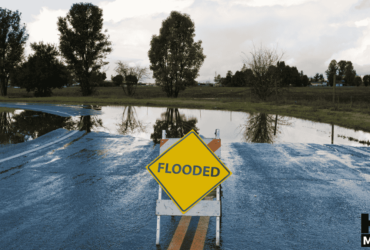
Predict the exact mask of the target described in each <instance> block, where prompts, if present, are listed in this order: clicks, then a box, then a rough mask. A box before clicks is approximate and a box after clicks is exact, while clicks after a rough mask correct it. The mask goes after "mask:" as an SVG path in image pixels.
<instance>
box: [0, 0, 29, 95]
mask: <svg viewBox="0 0 370 250" xmlns="http://www.w3.org/2000/svg"><path fill="white" fill-rule="evenodd" d="M20 21H21V13H19V12H18V11H15V12H14V11H11V10H8V9H3V8H1V7H0V93H1V95H2V96H6V95H7V92H8V89H7V88H8V82H9V78H10V75H11V74H12V73H13V71H14V68H15V67H16V66H18V65H19V64H20V63H21V62H22V60H23V58H24V56H23V54H24V47H25V44H26V41H27V39H28V34H27V33H26V26H25V24H23V25H21V24H20Z"/></svg>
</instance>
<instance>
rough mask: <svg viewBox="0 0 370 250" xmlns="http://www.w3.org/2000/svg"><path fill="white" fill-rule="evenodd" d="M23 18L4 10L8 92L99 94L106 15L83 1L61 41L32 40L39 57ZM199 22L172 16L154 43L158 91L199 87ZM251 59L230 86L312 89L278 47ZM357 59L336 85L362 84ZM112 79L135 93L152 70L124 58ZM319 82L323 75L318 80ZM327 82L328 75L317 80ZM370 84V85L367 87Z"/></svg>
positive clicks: (66, 20)
mask: <svg viewBox="0 0 370 250" xmlns="http://www.w3.org/2000/svg"><path fill="white" fill-rule="evenodd" d="M20 20H21V13H19V12H18V11H11V10H8V9H3V8H0V92H1V95H3V96H6V95H7V87H8V84H9V80H10V81H11V82H12V85H16V86H20V87H22V88H25V89H26V90H27V91H34V95H35V96H50V95H51V94H52V90H53V89H55V88H62V87H63V86H70V85H71V84H73V83H79V85H80V89H81V93H82V95H83V96H89V95H91V94H93V93H94V91H95V88H96V86H99V84H101V83H102V82H103V81H104V80H105V79H106V74H105V72H104V67H105V66H106V65H107V64H108V62H107V61H105V59H106V57H107V55H108V54H109V53H111V52H112V43H111V41H110V37H109V35H108V34H107V30H106V29H105V30H104V29H103V10H102V9H100V8H99V7H98V6H95V5H93V4H91V3H75V4H73V5H72V7H71V8H70V10H69V12H68V13H67V15H66V16H65V17H58V21H57V27H58V31H59V44H58V45H54V44H47V43H43V42H38V43H31V49H32V52H33V53H32V54H31V55H29V56H28V57H27V58H26V57H25V56H24V48H25V44H26V41H27V39H28V34H27V31H26V26H25V24H23V25H22V24H21V22H20ZM194 37H195V24H194V22H193V21H192V20H191V18H190V16H189V15H187V14H183V13H180V12H177V11H172V12H171V13H170V15H169V17H168V18H166V19H165V20H163V22H162V26H161V28H160V30H159V34H158V35H156V34H154V35H153V36H152V39H151V42H150V49H149V51H148V57H149V61H150V67H149V68H150V70H151V71H152V72H153V78H154V79H155V83H156V85H157V86H160V87H161V88H162V90H163V91H164V92H165V93H166V94H167V96H168V97H175V98H176V97H178V96H179V93H180V92H181V91H184V90H185V89H186V88H187V87H190V86H194V85H195V84H196V81H195V79H196V78H197V77H198V76H199V69H200V67H201V65H202V64H203V62H204V60H205V58H206V56H205V55H204V54H203V48H202V41H201V40H199V41H194ZM250 54H251V55H250V57H248V58H247V60H244V65H243V67H242V68H241V70H239V71H236V72H235V74H233V73H232V72H231V71H228V72H227V74H226V76H225V77H221V76H220V75H218V76H216V77H215V81H216V82H218V83H221V84H222V85H223V86H230V87H231V86H232V87H251V88H252V93H253V94H254V95H256V96H258V97H259V98H261V99H263V100H266V98H267V97H269V96H271V95H273V94H274V95H275V96H276V98H277V96H278V94H279V93H280V92H281V91H282V90H283V89H284V88H286V87H289V86H293V87H304V86H308V85H309V79H308V77H307V76H306V75H304V74H303V71H300V72H299V71H298V69H297V67H291V66H289V65H286V64H285V62H284V61H282V60H281V58H282V55H279V54H278V53H277V51H276V50H274V49H266V48H263V47H262V46H261V48H257V49H256V48H254V50H253V51H252V52H251V53H250ZM351 65H352V64H351V63H350V62H345V61H340V62H339V63H336V62H335V60H333V61H332V62H331V63H330V65H329V69H328V70H327V72H326V74H327V76H328V79H329V82H330V79H332V76H333V75H334V74H335V75H337V76H338V78H337V79H342V78H343V79H345V80H346V82H348V84H352V83H353V82H354V83H356V84H357V83H358V81H359V80H358V78H357V77H356V76H355V71H354V69H353V66H351ZM115 72H116V75H115V76H111V79H112V82H113V83H114V84H115V85H117V86H122V88H123V91H124V93H125V94H127V95H129V96H132V95H134V94H135V90H136V86H137V84H138V81H140V80H142V79H145V78H147V77H149V69H148V68H145V67H141V66H129V65H128V64H127V63H125V62H122V61H118V62H117V63H116V68H115ZM315 77H316V76H315ZM317 77H318V78H319V79H322V78H323V76H322V75H318V76H317ZM366 79H369V78H364V83H365V81H367V82H368V80H366ZM366 84H367V83H365V85H366Z"/></svg>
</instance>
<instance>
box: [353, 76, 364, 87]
mask: <svg viewBox="0 0 370 250" xmlns="http://www.w3.org/2000/svg"><path fill="white" fill-rule="evenodd" d="M354 83H355V85H356V86H357V87H360V86H361V85H362V79H361V77H360V76H356V77H355V81H354Z"/></svg>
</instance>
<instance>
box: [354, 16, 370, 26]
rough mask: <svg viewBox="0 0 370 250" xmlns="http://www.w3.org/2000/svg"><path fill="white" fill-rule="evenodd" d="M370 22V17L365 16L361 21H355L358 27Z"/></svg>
mask: <svg viewBox="0 0 370 250" xmlns="http://www.w3.org/2000/svg"><path fill="white" fill-rule="evenodd" d="M369 22H370V18H365V19H362V20H360V21H357V22H355V25H356V27H364V26H368V25H369Z"/></svg>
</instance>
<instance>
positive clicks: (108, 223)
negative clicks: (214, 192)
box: [0, 105, 370, 249]
mask: <svg viewBox="0 0 370 250" xmlns="http://www.w3.org/2000/svg"><path fill="white" fill-rule="evenodd" d="M18 108H19V109H21V107H18ZM33 108H35V109H34V110H37V108H36V107H33ZM38 108H40V109H41V108H45V107H42V105H39V106H38ZM48 108H51V109H53V110H54V111H53V112H54V113H58V112H65V113H66V114H69V113H71V114H73V115H74V117H73V118H72V119H71V121H76V123H73V124H74V125H76V126H77V127H75V128H74V129H71V130H68V129H66V128H59V129H56V130H53V131H51V132H49V133H45V134H43V135H41V136H37V137H35V139H32V140H26V141H25V142H22V143H18V144H6V145H5V144H4V145H3V146H2V147H0V160H1V159H5V158H7V157H10V156H13V155H17V154H22V152H25V151H27V150H30V149H35V151H33V152H31V153H28V154H25V155H22V156H20V157H16V158H13V159H10V160H7V161H3V162H0V222H1V224H0V249H167V247H168V245H169V243H170V241H171V238H172V236H173V234H174V232H175V230H176V227H177V225H178V223H179V217H174V218H171V217H170V216H163V217H162V218H161V246H160V247H159V248H157V247H156V246H155V229H156V216H155V202H156V199H157V196H158V184H157V183H156V181H155V180H154V179H153V178H152V177H151V175H150V174H149V173H148V172H147V171H146V169H145V166H146V165H147V164H149V163H150V162H151V161H152V160H153V159H155V158H156V157H157V156H158V153H159V145H156V146H155V143H154V140H153V139H155V138H156V137H154V136H153V138H150V136H151V135H152V134H154V130H152V131H151V132H145V133H144V132H142V131H140V130H135V129H137V126H131V127H130V126H124V127H123V128H127V129H126V130H120V131H119V130H118V129H120V128H122V127H120V126H117V124H122V123H121V122H122V120H123V121H125V119H123V118H122V113H121V116H119V115H118V114H119V113H120V112H123V108H122V107H120V109H118V108H116V107H110V108H111V109H117V113H116V114H117V115H109V116H105V117H104V115H105V113H104V112H106V110H105V107H103V109H102V110H101V111H95V110H86V109H82V108H76V107H66V106H62V107H48ZM142 109H144V111H143V112H145V109H146V108H142ZM163 110H164V111H163ZM136 112H137V115H136V116H135V117H136V123H135V122H131V121H132V119H131V120H130V119H129V120H130V124H137V121H143V118H142V116H145V113H143V115H140V114H141V113H139V112H138V111H137V110H136ZM178 112H179V113H180V112H182V113H180V114H181V115H185V117H186V121H189V120H191V118H189V117H190V115H188V116H187V114H186V112H185V111H182V110H178ZM210 112H211V111H210ZM108 113H109V114H111V112H108ZM158 113H159V115H160V116H159V117H160V118H158V116H157V115H158V114H154V112H153V114H152V116H153V119H152V120H150V119H148V121H153V122H154V124H156V123H158V124H159V125H160V126H159V125H158V126H159V127H161V128H162V127H163V126H167V125H166V124H168V123H166V109H162V110H159V111H158ZM163 113H164V115H163V117H162V114H163ZM149 114H150V113H149V109H148V114H147V115H148V116H149ZM226 114H227V113H226ZM226 114H225V115H226ZM205 115H206V114H203V111H202V117H203V116H205ZM227 115H230V114H227ZM232 115H234V114H232ZM63 117H68V116H67V115H65V116H63ZM85 117H88V118H85ZM154 117H155V118H154ZM167 117H169V116H167ZM171 117H176V111H175V110H174V113H172V115H171ZM162 118H163V119H162ZM244 118H245V116H244V117H240V119H241V120H243V119H244ZM272 118H274V117H272ZM99 119H101V120H102V126H100V123H99ZM167 119H171V118H170V117H169V118H167ZM182 119H183V121H184V120H185V119H184V118H182ZM197 119H200V117H199V118H197ZM209 119H210V118H209ZM209 119H205V120H204V121H203V122H202V123H207V122H208V120H209ZM232 119H233V120H234V119H236V118H235V117H232ZM258 119H262V120H263V119H265V118H258ZM126 120H127V119H126ZM157 120H159V122H157ZM202 120H203V118H202ZM144 121H146V120H144ZM160 121H164V122H163V123H161V122H160ZM167 121H168V120H167ZM200 121H201V120H199V121H198V122H197V128H199V133H200V134H201V135H203V136H204V137H213V132H214V130H213V131H212V130H211V131H210V132H208V130H207V132H204V134H203V132H202V129H203V126H204V125H200V124H201V122H200ZM225 122H226V121H225ZM230 122H232V121H230ZM281 122H285V121H281ZM289 122H292V121H289ZM211 123H212V121H211ZM163 124H164V125H163ZM170 125H171V124H170ZM213 126H215V127H216V126H217V127H216V128H220V129H221V138H222V140H223V142H222V149H221V150H222V157H221V159H222V161H223V162H224V163H225V165H226V166H227V167H228V168H229V169H230V170H231V171H232V172H233V175H232V176H231V177H230V178H229V179H228V180H226V181H225V182H224V184H223V185H222V195H223V197H222V218H221V246H220V249H361V248H360V229H361V228H360V216H361V213H369V212H370V200H369V197H370V185H369V182H370V148H369V147H364V146H363V147H352V146H347V145H331V144H330V139H331V138H330V137H328V138H325V140H329V143H326V145H322V144H320V143H289V142H280V143H273V144H268V143H259V144H257V143H245V142H238V141H237V142H229V141H227V142H224V139H223V136H225V137H226V135H228V133H227V130H226V129H223V128H222V127H221V126H223V125H222V124H214V125H213ZM150 127H151V124H149V128H150ZM172 127H173V126H172ZM172 127H171V128H172ZM183 127H184V126H183ZM262 127H266V126H262ZM180 128H181V127H180ZM180 128H179V127H177V128H176V130H174V131H178V132H176V133H182V132H183V131H185V130H181V129H180ZM185 128H186V126H185ZM128 129H133V131H134V133H132V135H135V136H132V135H127V134H129V133H127V134H126V135H125V134H124V133H123V132H125V131H128ZM114 130H116V132H114ZM225 130H226V131H225ZM338 130H339V129H338ZM76 131H77V132H76ZM107 131H111V132H109V133H108V132H107ZM223 131H225V133H223ZM257 131H258V129H257ZM273 131H274V127H273V129H272V134H274V132H273ZM329 131H330V130H329ZM173 133H174V134H175V132H173ZM207 133H208V134H207ZM280 134H283V131H281V133H280ZM30 135H31V133H30ZM139 135H140V136H139ZM66 136H68V137H67V138H66V139H64V140H62V141H58V139H60V138H63V137H66ZM31 137H32V136H31ZM148 137H149V138H148ZM226 138H227V137H226ZM229 138H231V135H230V137H229ZM242 138H243V137H242ZM248 138H252V139H253V138H254V139H253V140H257V138H263V136H254V137H253V136H251V137H248ZM335 138H336V137H335ZM252 139H251V140H252ZM225 140H226V139H225ZM243 140H244V139H243ZM240 141H242V139H241V140H240ZM347 141H348V140H347ZM43 145H49V146H48V147H43V148H42V146H43ZM162 195H163V197H164V199H168V197H166V195H165V193H163V194H162ZM198 220H199V218H197V217H193V218H192V220H191V222H190V227H189V230H188V233H187V236H185V243H184V244H183V246H182V248H181V249H189V248H188V246H189V243H188V242H189V241H191V235H192V232H194V230H195V227H196V225H197V221H198ZM215 228H216V225H215V218H211V220H210V225H209V229H208V231H207V236H206V245H205V249H215V247H214V246H215Z"/></svg>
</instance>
